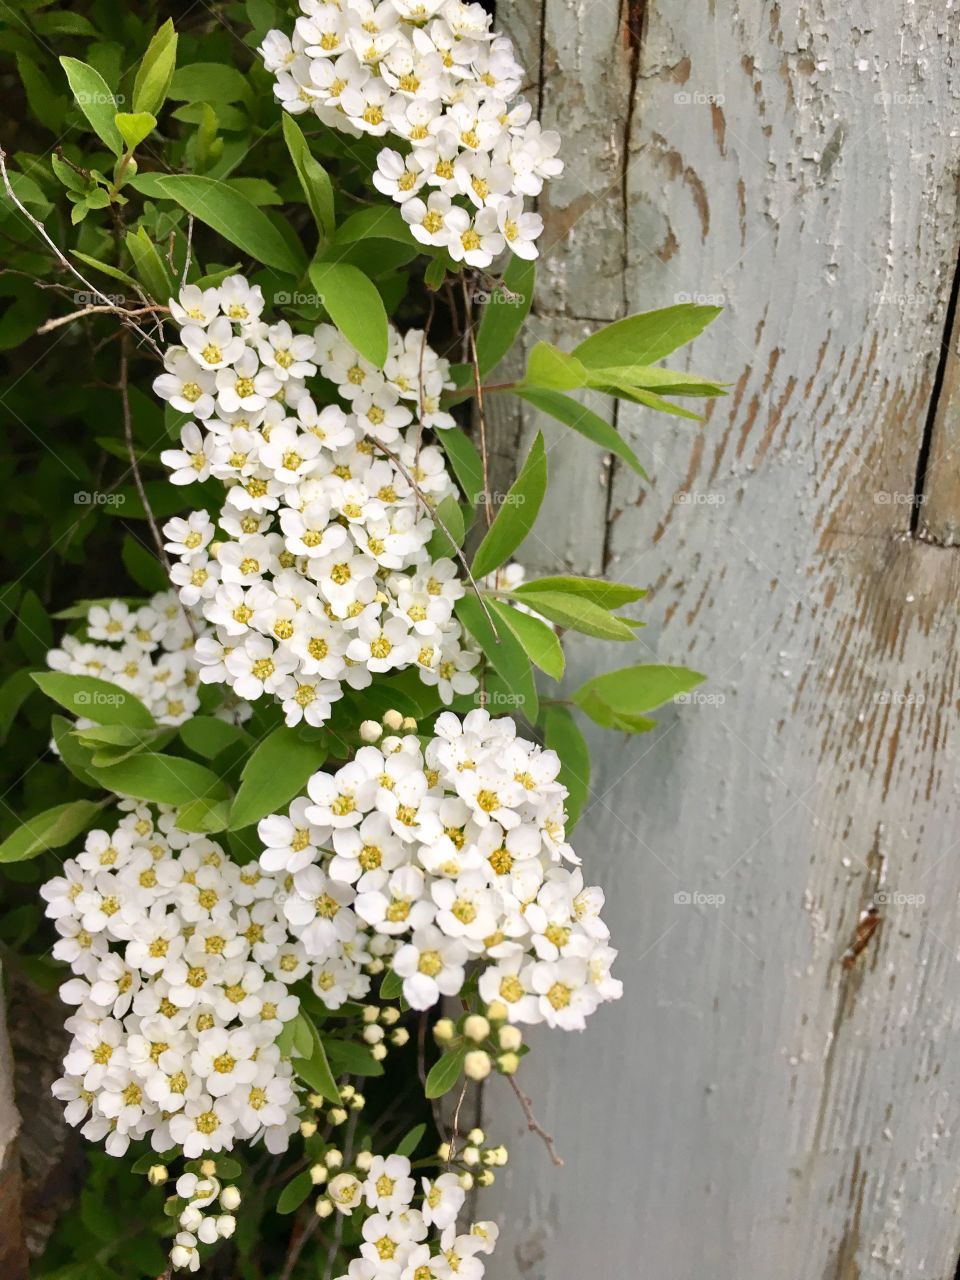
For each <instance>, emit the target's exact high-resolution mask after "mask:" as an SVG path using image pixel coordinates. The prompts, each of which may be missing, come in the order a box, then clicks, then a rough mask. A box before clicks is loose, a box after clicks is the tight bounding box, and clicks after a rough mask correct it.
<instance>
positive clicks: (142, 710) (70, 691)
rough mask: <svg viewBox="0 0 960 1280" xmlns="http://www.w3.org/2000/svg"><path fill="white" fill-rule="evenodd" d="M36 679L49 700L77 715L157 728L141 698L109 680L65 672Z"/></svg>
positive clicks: (39, 675)
mask: <svg viewBox="0 0 960 1280" xmlns="http://www.w3.org/2000/svg"><path fill="white" fill-rule="evenodd" d="M33 678H34V680H35V681H36V683H37V684H38V685H39V686H40V688H41V689H42V691H43V692H44V693H45V694H46V695H47V697H48V698H52V699H53V700H54V702H59V703H60V705H61V707H66V709H67V710H68V711H69V712H70V713H71V715H75V716H83V717H84V718H86V719H88V720H95V721H96V722H97V724H124V725H129V727H130V728H131V729H155V728H156V721H155V720H154V718H153V716H152V715H151V714H150V712H149V711H148V710H147V708H146V707H145V706H144V705H143V703H142V702H141V701H140V699H139V698H137V697H135V696H134V695H133V694H132V693H128V692H127V691H126V689H121V688H120V686H119V685H117V684H111V683H110V681H109V680H98V679H97V678H96V677H95V676H72V675H67V674H66V673H65V672H63V671H38V672H35V673H34V677H33Z"/></svg>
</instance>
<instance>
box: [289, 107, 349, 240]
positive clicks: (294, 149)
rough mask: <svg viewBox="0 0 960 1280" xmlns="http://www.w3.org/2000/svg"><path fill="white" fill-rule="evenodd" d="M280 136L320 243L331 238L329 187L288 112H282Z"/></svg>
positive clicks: (333, 218) (332, 221)
mask: <svg viewBox="0 0 960 1280" xmlns="http://www.w3.org/2000/svg"><path fill="white" fill-rule="evenodd" d="M283 137H284V141H285V142H286V144H287V150H288V151H289V152H290V159H291V160H292V161H293V167H294V169H296V171H297V177H298V178H299V179H300V185H301V187H303V194H304V195H305V196H306V197H307V204H308V205H309V206H310V212H311V213H312V214H313V220H314V222H315V223H316V224H317V229H318V230H319V232H320V238H321V241H322V242H324V243H325V242H326V241H327V240H329V239H330V237H331V236H332V235H333V232H334V229H335V227H336V215H335V213H334V209H333V184H332V183H331V181H330V176H329V174H328V173H327V171H326V169H324V167H323V165H322V164H321V163H320V161H319V160H316V159H314V157H313V156H312V155H311V153H310V147H309V146H308V145H307V140H306V138H305V137H304V136H303V133H302V131H301V129H300V126H299V125H298V124H297V122H296V121H295V120H294V118H293V116H292V115H290V113H289V112H288V111H284V113H283Z"/></svg>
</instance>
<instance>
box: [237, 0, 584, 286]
mask: <svg viewBox="0 0 960 1280" xmlns="http://www.w3.org/2000/svg"><path fill="white" fill-rule="evenodd" d="M300 7H301V9H302V10H303V16H302V17H299V18H298V19H297V21H296V24H295V26H294V31H293V38H292V39H290V38H288V37H287V36H286V35H285V34H284V33H283V32H281V31H271V32H269V33H268V34H267V36H266V39H265V40H264V42H263V46H262V48H261V49H260V53H261V55H262V57H263V60H264V64H265V66H266V68H267V70H268V71H271V72H274V73H275V74H276V77H277V83H276V87H275V92H276V95H277V97H278V99H279V100H280V102H281V103H282V104H283V106H284V107H285V109H286V110H287V111H289V112H292V113H294V114H299V113H302V112H307V111H313V112H314V113H315V114H316V115H317V116H318V117H319V118H320V119H321V120H322V121H323V122H324V123H325V124H328V125H330V126H331V127H332V128H334V129H339V130H342V131H344V132H347V133H351V134H353V135H354V136H359V135H361V134H370V135H372V136H373V137H377V138H382V137H385V135H387V134H391V135H393V136H394V137H395V138H397V139H399V140H401V143H400V145H401V149H399V150H398V149H395V148H393V147H384V149H383V150H382V151H381V152H380V154H379V156H378V158H377V169H376V172H375V173H374V175H373V183H374V186H375V187H376V188H377V190H378V191H381V192H382V193H383V194H384V195H388V196H390V198H391V199H392V200H395V201H396V202H397V203H398V204H399V205H400V209H401V213H402V215H403V218H404V220H405V221H406V222H407V223H408V224H409V226H410V230H411V232H412V233H413V235H414V236H415V237H416V238H417V240H419V241H420V243H421V244H425V245H433V246H436V247H439V248H444V249H446V250H447V252H448V253H449V254H450V257H451V258H452V259H453V260H454V261H455V262H465V263H466V264H467V265H468V266H472V267H488V266H489V265H490V263H491V262H492V261H493V259H494V258H495V257H496V256H497V255H498V254H499V253H501V252H503V250H504V249H505V248H506V249H510V250H511V251H512V252H513V253H515V254H517V255H518V256H519V257H521V258H535V257H536V256H537V248H536V243H535V242H536V239H537V237H538V236H539V235H540V233H541V232H542V230H543V221H542V219H541V218H540V216H539V214H536V213H529V212H525V211H524V200H525V197H532V196H537V195H539V193H540V191H541V190H542V188H543V184H544V181H545V180H546V179H549V178H553V177H556V175H557V174H559V173H560V172H561V171H562V168H563V165H562V162H561V161H560V160H559V159H558V157H557V152H558V151H559V149H560V136H559V134H557V133H554V132H551V131H544V130H542V129H541V127H540V124H539V123H538V121H536V120H534V119H532V111H531V107H530V104H529V103H528V102H526V101H524V100H523V98H521V97H518V93H519V90H520V87H521V85H522V83H523V78H524V73H523V68H522V67H521V66H520V64H519V62H518V61H517V58H516V54H515V51H514V47H513V43H512V42H511V41H510V40H509V39H508V38H507V37H506V36H503V35H500V34H498V33H497V32H495V31H494V30H492V19H491V17H490V15H489V14H488V13H486V12H485V11H484V9H483V8H482V7H481V6H480V5H479V4H463V3H461V0H382V2H381V3H379V4H376V3H373V2H372V0H330V2H325V0H300Z"/></svg>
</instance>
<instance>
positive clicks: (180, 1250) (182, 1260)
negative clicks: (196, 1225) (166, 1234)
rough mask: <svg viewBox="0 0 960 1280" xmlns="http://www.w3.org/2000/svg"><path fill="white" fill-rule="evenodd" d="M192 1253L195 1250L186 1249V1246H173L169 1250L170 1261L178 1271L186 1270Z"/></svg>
mask: <svg viewBox="0 0 960 1280" xmlns="http://www.w3.org/2000/svg"><path fill="white" fill-rule="evenodd" d="M194 1252H195V1250H193V1249H189V1248H187V1246H186V1245H182V1244H175V1245H174V1246H173V1248H172V1249H171V1250H170V1261H171V1263H172V1264H173V1266H174V1267H175V1268H176V1269H177V1270H178V1271H179V1270H186V1268H187V1267H189V1265H190V1259H191V1258H192V1257H193V1254H194Z"/></svg>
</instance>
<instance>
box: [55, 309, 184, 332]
mask: <svg viewBox="0 0 960 1280" xmlns="http://www.w3.org/2000/svg"><path fill="white" fill-rule="evenodd" d="M169 310H170V308H169V307H161V306H150V307H117V306H113V305H107V304H105V303H104V304H100V303H94V304H93V305H92V306H89V307H82V308H81V309H80V310H79V311H71V312H70V314H69V315H68V316H55V317H54V319H53V320H48V321H47V322H46V323H45V324H42V325H41V326H40V328H39V329H38V330H37V333H50V332H51V330H53V329H59V328H60V327H61V326H62V325H65V324H72V323H73V321H74V320H81V319H82V318H83V317H84V316H94V315H107V314H112V315H120V316H146V315H150V314H152V313H153V312H155V311H169Z"/></svg>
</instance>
